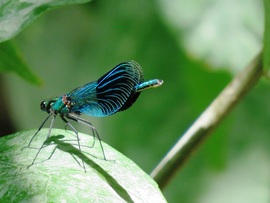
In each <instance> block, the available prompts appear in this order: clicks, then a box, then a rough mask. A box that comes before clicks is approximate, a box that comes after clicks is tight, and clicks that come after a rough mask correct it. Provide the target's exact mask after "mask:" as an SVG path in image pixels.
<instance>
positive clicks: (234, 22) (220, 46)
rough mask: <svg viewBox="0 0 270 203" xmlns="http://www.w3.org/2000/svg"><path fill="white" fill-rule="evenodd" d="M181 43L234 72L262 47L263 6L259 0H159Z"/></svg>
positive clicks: (213, 62) (197, 54)
mask: <svg viewBox="0 0 270 203" xmlns="http://www.w3.org/2000/svg"><path fill="white" fill-rule="evenodd" d="M160 3H161V6H160V8H161V10H162V11H163V12H164V14H165V18H166V20H168V24H169V26H170V27H171V28H172V30H173V31H174V33H175V34H176V35H177V38H178V41H179V43H180V44H181V45H182V44H183V45H184V47H185V49H186V50H187V52H189V54H190V55H191V56H193V57H195V58H197V59H200V60H204V61H207V62H208V63H209V64H211V66H214V67H223V68H224V67H227V68H229V69H230V70H232V71H233V72H235V71H237V70H239V69H242V68H244V66H246V65H247V64H248V63H249V62H250V60H251V58H253V57H254V56H255V55H257V54H258V52H259V51H260V49H261V46H262V43H261V39H262V33H263V7H262V3H261V1H256V0H250V1H245V0H240V1H234V0H228V1H223V0H200V1H198V0H192V1H190V0H179V1H172V0H170V1H160Z"/></svg>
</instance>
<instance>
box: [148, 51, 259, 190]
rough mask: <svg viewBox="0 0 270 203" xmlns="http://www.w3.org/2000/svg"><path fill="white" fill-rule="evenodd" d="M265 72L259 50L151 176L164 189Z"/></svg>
mask: <svg viewBox="0 0 270 203" xmlns="http://www.w3.org/2000/svg"><path fill="white" fill-rule="evenodd" d="M262 72H263V66H262V54H261V53H259V54H258V56H257V57H255V59H254V60H253V61H252V62H251V63H250V64H249V65H248V66H247V67H246V68H244V69H243V70H242V71H241V72H240V73H239V74H238V75H236V77H235V78H234V79H233V80H232V81H231V83H229V84H228V85H227V87H226V88H225V89H224V90H223V91H222V92H221V93H220V95H219V96H218V97H217V98H216V99H215V100H214V101H213V102H212V103H211V104H210V106H208V108H207V109H206V110H205V111H204V112H203V113H202V114H201V115H200V117H199V118H198V119H197V120H196V121H195V122H194V123H193V125H192V126H191V127H190V128H189V129H188V130H187V132H186V133H185V134H184V135H183V136H181V138H180V139H179V140H178V142H177V143H176V144H175V145H174V146H173V148H172V149H171V150H170V151H169V152H168V153H167V154H166V156H165V157H164V158H163V159H162V160H161V162H160V163H159V164H158V165H157V167H156V168H155V169H154V170H153V171H152V173H151V177H152V178H153V179H154V180H155V181H156V182H157V183H158V184H159V186H160V188H161V189H163V188H164V187H165V186H166V185H167V184H168V183H169V181H170V180H171V179H172V177H173V176H174V175H175V174H176V172H177V171H178V170H179V169H180V168H181V167H182V166H183V165H184V163H185V161H186V160H187V159H188V158H189V157H190V155H191V153H192V152H193V151H194V150H195V149H196V148H197V147H198V146H199V144H200V143H202V141H203V140H204V139H205V138H206V137H207V136H208V135H209V134H210V133H211V132H212V131H213V130H214V129H215V128H216V127H217V126H218V124H219V123H220V122H221V121H222V120H223V118H224V117H225V116H226V115H227V114H228V113H229V112H230V110H231V109H232V108H233V107H234V106H235V105H236V104H237V102H239V101H240V100H241V99H242V98H243V97H244V96H245V94H246V93H247V92H248V91H249V90H250V89H251V88H252V87H253V86H254V85H255V84H256V83H257V81H258V80H259V78H260V77H261V75H262Z"/></svg>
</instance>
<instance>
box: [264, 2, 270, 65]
mask: <svg viewBox="0 0 270 203" xmlns="http://www.w3.org/2000/svg"><path fill="white" fill-rule="evenodd" d="M263 40H264V43H263V44H264V45H263V67H264V69H269V65H270V1H269V0H264V36H263Z"/></svg>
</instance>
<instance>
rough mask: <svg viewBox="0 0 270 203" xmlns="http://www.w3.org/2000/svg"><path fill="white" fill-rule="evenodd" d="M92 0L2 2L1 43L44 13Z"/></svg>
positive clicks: (14, 0)
mask: <svg viewBox="0 0 270 203" xmlns="http://www.w3.org/2000/svg"><path fill="white" fill-rule="evenodd" d="M89 1H90V0H36V1H32V0H1V2H0V42H2V41H5V40H8V39H10V38H12V37H14V36H15V35H16V34H18V33H19V32H20V31H22V30H23V29H24V28H25V27H26V26H27V25H28V24H29V23H31V22H33V21H34V20H35V19H36V18H37V17H38V16H40V15H41V14H43V13H44V12H46V11H48V10H51V9H54V8H57V7H60V6H65V5H70V4H80V3H86V2H89Z"/></svg>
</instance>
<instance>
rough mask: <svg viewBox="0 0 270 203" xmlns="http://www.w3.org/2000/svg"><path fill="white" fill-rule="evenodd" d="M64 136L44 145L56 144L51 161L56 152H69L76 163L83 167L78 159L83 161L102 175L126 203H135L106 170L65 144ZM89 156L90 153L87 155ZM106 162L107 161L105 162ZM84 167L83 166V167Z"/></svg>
mask: <svg viewBox="0 0 270 203" xmlns="http://www.w3.org/2000/svg"><path fill="white" fill-rule="evenodd" d="M64 137H65V136H64V135H61V134H59V135H56V136H50V137H49V138H48V139H47V140H46V141H45V142H44V145H45V147H46V146H48V145H51V144H55V145H56V147H55V149H54V150H53V151H52V153H51V155H50V157H49V158H48V159H50V158H51V157H52V156H53V154H54V152H55V150H56V149H59V150H61V151H63V152H67V153H69V154H70V155H71V156H72V157H73V158H74V159H75V161H76V162H77V163H78V164H79V165H80V166H81V164H80V163H79V161H78V159H80V160H82V161H83V162H84V163H85V164H87V165H88V166H90V167H91V168H93V169H94V170H96V172H97V173H98V174H100V176H102V177H103V178H104V179H105V180H106V182H107V183H108V184H109V185H110V186H111V187H112V189H113V190H114V191H115V192H116V193H117V194H118V195H119V196H120V197H121V198H122V199H124V200H125V201H126V202H134V201H133V200H132V198H131V197H130V195H129V194H128V192H127V191H126V190H125V188H123V187H122V186H121V185H120V184H119V183H118V182H117V180H115V179H114V178H113V177H112V176H111V175H110V174H109V173H107V172H106V170H104V169H103V168H102V167H100V166H99V165H98V164H97V163H95V162H94V161H93V160H92V159H89V158H88V157H87V156H86V155H85V154H84V153H82V152H81V151H80V150H78V149H77V148H76V147H74V146H73V145H72V144H70V143H67V142H65V140H61V139H62V138H64ZM87 154H88V153H87ZM104 161H106V160H104ZM81 167H83V166H81Z"/></svg>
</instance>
